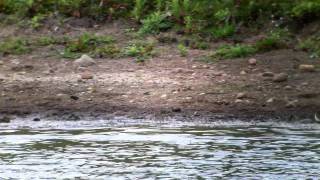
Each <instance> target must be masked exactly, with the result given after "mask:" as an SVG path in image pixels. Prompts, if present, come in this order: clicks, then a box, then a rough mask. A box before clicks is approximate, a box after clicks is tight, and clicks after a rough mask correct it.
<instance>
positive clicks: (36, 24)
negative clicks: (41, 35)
mask: <svg viewBox="0 0 320 180" xmlns="http://www.w3.org/2000/svg"><path fill="white" fill-rule="evenodd" d="M44 19H45V16H44V15H40V14H39V15H36V16H33V17H32V18H31V20H29V24H30V26H31V27H32V28H33V29H38V28H40V27H41V26H42V22H41V21H43V20H44Z"/></svg>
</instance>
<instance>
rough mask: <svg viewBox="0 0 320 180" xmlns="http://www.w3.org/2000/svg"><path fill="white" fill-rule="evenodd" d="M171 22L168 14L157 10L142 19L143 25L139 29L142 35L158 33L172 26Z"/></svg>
mask: <svg viewBox="0 0 320 180" xmlns="http://www.w3.org/2000/svg"><path fill="white" fill-rule="evenodd" d="M170 26H171V24H170V22H169V21H168V19H167V15H165V14H161V13H160V12H155V13H153V14H151V15H149V16H148V17H147V18H146V19H144V20H142V27H141V28H140V30H139V34H140V35H145V34H157V33H159V32H160V31H162V30H165V29H168V28H170Z"/></svg>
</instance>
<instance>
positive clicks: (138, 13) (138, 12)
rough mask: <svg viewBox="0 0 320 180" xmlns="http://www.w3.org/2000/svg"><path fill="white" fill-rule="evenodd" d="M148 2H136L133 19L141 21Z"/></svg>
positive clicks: (136, 0) (139, 0)
mask: <svg viewBox="0 0 320 180" xmlns="http://www.w3.org/2000/svg"><path fill="white" fill-rule="evenodd" d="M145 4H146V0H135V6H134V9H133V12H132V14H133V17H134V18H135V20H137V21H140V19H141V17H142V14H143V12H144V10H145Z"/></svg>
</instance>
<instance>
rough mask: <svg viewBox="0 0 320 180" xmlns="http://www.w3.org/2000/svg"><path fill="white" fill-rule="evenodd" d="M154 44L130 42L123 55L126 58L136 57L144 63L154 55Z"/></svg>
mask: <svg viewBox="0 0 320 180" xmlns="http://www.w3.org/2000/svg"><path fill="white" fill-rule="evenodd" d="M153 50H154V43H153V42H141V41H137V42H130V43H129V45H128V46H127V47H125V48H124V50H123V52H122V54H123V55H124V56H129V57H136V58H137V59H140V60H142V59H143V61H144V60H145V59H147V58H149V57H150V56H153V55H154V51H153Z"/></svg>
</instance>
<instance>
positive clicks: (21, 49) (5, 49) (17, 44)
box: [0, 38, 31, 55]
mask: <svg viewBox="0 0 320 180" xmlns="http://www.w3.org/2000/svg"><path fill="white" fill-rule="evenodd" d="M30 51H31V48H30V47H29V42H28V41H27V40H25V39H22V38H9V39H5V40H4V41H3V42H1V43H0V53H2V54H4V55H6V54H17V55H20V54H25V53H28V52H30Z"/></svg>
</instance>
